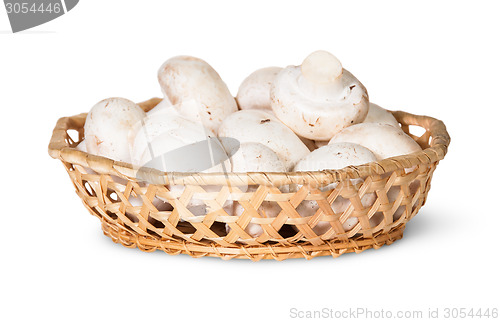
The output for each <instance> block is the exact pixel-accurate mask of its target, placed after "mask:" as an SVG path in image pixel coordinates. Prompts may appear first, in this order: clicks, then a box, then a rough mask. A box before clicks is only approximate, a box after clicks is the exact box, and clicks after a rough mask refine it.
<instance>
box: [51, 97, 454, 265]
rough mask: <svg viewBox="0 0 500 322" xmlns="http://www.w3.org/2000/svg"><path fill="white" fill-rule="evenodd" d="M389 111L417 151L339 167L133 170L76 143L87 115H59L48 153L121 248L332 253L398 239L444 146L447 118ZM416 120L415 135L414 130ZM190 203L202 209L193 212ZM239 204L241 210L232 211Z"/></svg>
mask: <svg viewBox="0 0 500 322" xmlns="http://www.w3.org/2000/svg"><path fill="white" fill-rule="evenodd" d="M159 102H160V99H158V98H153V99H151V100H149V101H146V102H143V103H140V104H139V105H140V106H141V107H142V108H143V109H144V110H145V111H148V110H150V109H151V108H153V107H154V106H156V104H158V103H159ZM392 113H393V114H394V116H395V117H396V119H397V120H398V122H399V123H400V124H401V128H402V129H403V131H405V132H406V133H407V134H409V135H410V136H411V137H412V138H413V139H414V140H415V141H416V142H417V143H418V144H419V145H420V146H421V147H422V149H423V150H422V151H420V152H416V153H413V154H409V155H404V156H399V157H394V158H389V159H385V160H382V161H379V162H372V163H369V164H365V165H361V166H350V167H347V168H344V169H342V170H325V171H317V172H288V173H226V174H224V173H209V174H206V173H165V172H161V171H158V170H155V169H144V168H142V169H137V167H134V166H133V165H131V164H128V163H123V162H117V161H113V160H111V159H108V158H104V157H99V156H96V155H91V154H88V153H85V152H82V151H79V150H77V149H75V147H76V145H77V144H78V143H79V142H81V140H83V126H84V123H85V118H86V114H80V115H76V116H72V117H64V118H61V119H59V121H58V122H57V125H56V127H55V129H54V132H53V135H52V139H51V141H50V144H49V154H50V156H51V157H53V158H55V159H59V160H61V161H62V163H63V165H64V167H65V169H66V171H67V172H68V174H69V176H70V178H71V181H72V182H73V184H74V186H75V188H76V193H77V194H78V196H79V197H80V198H81V199H82V201H83V204H84V205H85V207H86V208H87V209H88V211H89V212H90V213H91V214H92V215H94V216H96V217H97V218H99V219H100V220H101V224H102V230H103V232H104V234H105V235H106V236H109V237H110V238H111V239H112V240H113V241H114V242H116V243H121V244H122V245H124V246H126V247H137V248H139V249H140V250H143V251H147V252H150V251H154V250H157V249H161V250H163V251H164V252H166V253H167V254H171V255H176V254H181V253H183V254H189V255H190V256H193V257H202V256H212V257H220V258H222V259H231V258H245V259H251V260H253V261H257V260H260V259H276V260H283V259H287V258H301V257H304V258H307V259H311V258H314V257H316V256H326V255H330V256H333V257H338V256H340V255H341V254H344V253H350V252H356V253H359V252H362V251H363V250H366V249H369V248H375V249H377V248H379V247H381V246H382V245H385V244H387V245H389V244H392V243H393V242H394V241H396V240H398V239H400V238H402V237H403V231H404V229H405V225H406V223H407V222H408V221H409V220H410V219H411V218H413V217H414V216H415V215H416V214H417V212H418V211H419V210H420V208H421V207H422V206H423V205H424V204H425V201H426V198H427V194H428V193H429V189H430V182H431V178H432V174H433V173H434V170H435V169H436V166H437V164H438V162H439V161H440V160H442V159H443V158H444V156H445V155H446V152H447V149H448V145H449V143H450V137H449V135H448V133H447V131H446V127H445V125H444V124H443V122H441V121H439V120H436V119H434V118H431V117H427V116H418V115H412V114H409V113H405V112H401V111H397V112H392ZM414 129H416V130H420V135H418V136H417V135H415V134H412V133H411V131H413V130H414ZM422 133H423V134H422ZM352 179H356V180H352ZM329 187H330V188H329ZM332 187H334V188H332ZM367 199H370V200H371V201H373V202H371V201H370V202H369V203H367V202H366V200H367ZM340 202H342V203H343V205H344V207H342V211H338V210H337V212H335V211H334V209H336V207H332V205H336V203H340ZM194 204H195V205H197V206H198V207H200V206H201V207H202V208H203V209H204V212H203V213H204V214H205V215H199V216H195V215H194V214H193V212H195V211H194V210H193V205H194ZM304 205H308V206H309V208H307V207H304ZM236 206H238V207H240V209H241V210H242V213H241V215H240V216H236V215H233V211H232V210H233V209H234V208H235V207H236ZM266 207H272V208H273V209H275V211H274V213H275V216H273V217H271V216H270V217H267V214H266V211H265V209H269V208H266ZM337 208H338V207H337ZM276 209H277V210H276ZM303 209H309V210H308V211H307V212H305V211H303ZM311 209H313V210H312V211H311ZM198 210H199V209H198ZM197 214H199V213H197ZM255 231H257V232H258V233H255Z"/></svg>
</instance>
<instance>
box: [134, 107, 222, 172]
mask: <svg viewBox="0 0 500 322" xmlns="http://www.w3.org/2000/svg"><path fill="white" fill-rule="evenodd" d="M160 104H161V103H160ZM160 104H159V106H156V107H155V108H153V109H152V110H151V111H150V112H148V114H147V116H146V117H145V118H144V119H143V120H142V121H141V122H140V124H138V125H136V128H137V130H136V135H135V139H134V142H133V145H132V148H131V150H132V159H133V161H134V163H135V164H136V165H138V166H147V167H152V168H156V169H158V170H160V171H178V172H224V171H229V170H230V169H231V164H230V161H229V160H228V157H227V155H226V153H225V151H224V149H223V147H222V145H221V144H220V142H219V141H218V139H217V138H216V137H215V135H213V133H211V132H206V131H207V129H206V128H205V127H204V125H203V124H201V122H196V121H192V120H189V119H187V118H185V117H183V116H182V115H180V113H179V112H178V111H177V110H176V109H175V108H174V107H175V106H169V105H168V104H165V105H161V106H160ZM219 161H220V162H223V163H224V166H222V164H220V162H219Z"/></svg>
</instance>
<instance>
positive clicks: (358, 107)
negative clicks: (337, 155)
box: [271, 51, 368, 141]
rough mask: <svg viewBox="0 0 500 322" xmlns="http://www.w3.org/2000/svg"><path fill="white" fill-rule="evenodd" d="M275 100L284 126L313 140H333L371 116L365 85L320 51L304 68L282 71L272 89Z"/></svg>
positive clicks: (332, 57) (275, 106)
mask: <svg viewBox="0 0 500 322" xmlns="http://www.w3.org/2000/svg"><path fill="white" fill-rule="evenodd" d="M271 100H272V109H273V111H274V113H275V114H276V116H277V117H278V118H279V119H280V120H281V121H282V122H283V123H285V124H286V125H287V126H288V127H290V128H291V129H292V130H293V131H294V132H295V133H297V134H299V135H301V136H303V137H305V138H308V139H312V140H320V141H321V140H329V139H331V138H332V137H333V136H334V135H335V134H336V133H338V132H339V131H341V130H342V129H343V128H345V127H347V126H350V125H352V124H356V123H360V122H362V121H363V120H364V119H365V117H366V115H367V113H368V93H367V91H366V89H365V87H364V86H363V84H361V83H360V82H359V81H358V80H357V79H356V77H354V76H353V75H352V74H351V73H350V72H348V71H347V70H345V69H343V68H342V65H341V64H340V61H339V60H338V59H337V58H336V57H335V56H333V55H332V54H330V53H328V52H326V51H316V52H314V53H312V54H311V55H309V56H308V57H307V58H306V59H305V60H304V62H303V63H302V65H301V66H288V67H287V68H285V69H284V70H282V71H281V72H280V73H279V74H278V76H276V79H275V80H274V83H273V85H272V87H271Z"/></svg>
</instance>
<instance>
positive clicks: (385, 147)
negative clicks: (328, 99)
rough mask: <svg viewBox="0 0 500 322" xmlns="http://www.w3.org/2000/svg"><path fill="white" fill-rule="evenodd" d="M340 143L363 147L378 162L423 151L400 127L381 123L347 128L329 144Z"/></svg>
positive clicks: (362, 124)
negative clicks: (371, 153) (373, 155)
mask: <svg viewBox="0 0 500 322" xmlns="http://www.w3.org/2000/svg"><path fill="white" fill-rule="evenodd" d="M339 142H351V143H357V144H359V145H362V146H364V147H365V148H367V149H369V150H370V151H372V152H373V153H374V154H375V156H376V157H377V160H382V159H386V158H390V157H395V156H399V155H404V154H410V153H413V152H417V151H421V150H422V148H421V147H420V145H418V143H417V142H415V141H414V140H413V139H412V138H411V137H409V136H408V135H407V134H406V133H404V132H403V130H401V128H400V127H394V126H392V125H388V124H380V123H361V124H356V125H353V126H350V127H348V128H345V129H343V130H342V131H341V132H340V133H338V134H336V135H335V136H334V137H333V138H332V139H331V140H330V142H329V144H332V143H339Z"/></svg>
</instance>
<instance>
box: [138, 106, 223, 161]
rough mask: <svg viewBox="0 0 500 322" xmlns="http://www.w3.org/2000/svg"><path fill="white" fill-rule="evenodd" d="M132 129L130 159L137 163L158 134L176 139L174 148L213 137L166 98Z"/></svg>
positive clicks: (213, 135) (207, 130)
mask: <svg viewBox="0 0 500 322" xmlns="http://www.w3.org/2000/svg"><path fill="white" fill-rule="evenodd" d="M134 131H135V136H134V141H133V143H132V147H131V151H132V161H133V162H134V163H135V164H137V165H140V164H141V160H142V159H143V154H144V153H145V151H146V150H147V148H148V143H150V142H153V140H155V139H156V138H157V137H158V136H161V135H168V136H171V137H172V140H168V141H169V142H170V143H173V142H174V140H177V141H178V143H179V145H176V148H180V147H181V146H182V145H187V144H191V143H194V142H198V141H202V140H205V139H206V138H207V137H215V134H214V133H212V132H211V131H210V130H209V129H207V128H205V126H204V125H203V124H201V122H200V121H193V120H189V119H187V118H186V117H184V116H183V115H181V114H180V113H179V111H178V109H176V106H175V105H174V106H172V105H170V103H169V102H168V100H163V101H162V102H160V103H159V104H158V105H157V106H155V107H154V108H153V109H152V110H150V111H149V112H148V113H147V115H146V117H145V118H144V119H143V120H141V122H139V123H138V124H136V125H135V126H134ZM169 148H173V147H169ZM143 161H144V160H142V162H143Z"/></svg>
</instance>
